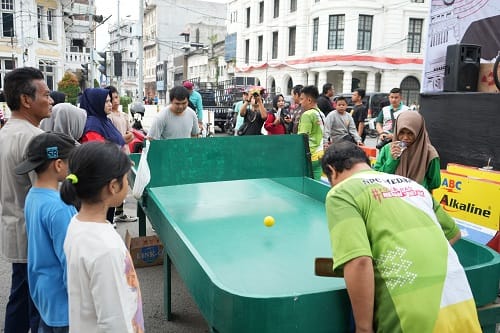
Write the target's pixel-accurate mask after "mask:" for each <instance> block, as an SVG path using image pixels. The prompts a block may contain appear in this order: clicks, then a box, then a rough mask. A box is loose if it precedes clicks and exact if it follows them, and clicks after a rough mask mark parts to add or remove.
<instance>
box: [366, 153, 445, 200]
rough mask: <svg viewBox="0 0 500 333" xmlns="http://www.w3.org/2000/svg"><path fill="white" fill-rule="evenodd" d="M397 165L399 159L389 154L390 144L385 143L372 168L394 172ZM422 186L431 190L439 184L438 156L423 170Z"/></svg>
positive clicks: (439, 168) (439, 166)
mask: <svg viewBox="0 0 500 333" xmlns="http://www.w3.org/2000/svg"><path fill="white" fill-rule="evenodd" d="M398 165H399V159H393V158H392V155H391V145H390V144H387V145H385V146H384V147H383V148H382V149H380V151H379V153H378V156H377V161H376V162H375V164H374V165H373V169H375V170H377V171H381V172H385V173H391V174H395V173H396V169H397V168H398ZM421 185H422V186H423V187H425V188H426V189H428V190H429V191H432V190H433V189H435V188H438V187H440V186H441V164H440V161H439V157H436V158H434V159H432V160H431V162H430V163H429V166H428V167H427V171H426V172H425V177H424V180H423V182H422V184H421Z"/></svg>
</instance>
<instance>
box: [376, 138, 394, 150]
mask: <svg viewBox="0 0 500 333" xmlns="http://www.w3.org/2000/svg"><path fill="white" fill-rule="evenodd" d="M391 141H392V139H388V138H385V139H384V140H382V141H380V142H379V143H377V145H376V146H375V148H377V149H378V150H380V149H382V148H383V147H384V146H385V145H386V144H388V143H389V142H391Z"/></svg>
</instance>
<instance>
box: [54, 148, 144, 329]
mask: <svg viewBox="0 0 500 333" xmlns="http://www.w3.org/2000/svg"><path fill="white" fill-rule="evenodd" d="M130 168H131V162H130V159H129V158H128V157H127V155H126V154H124V153H123V152H122V151H121V150H120V149H119V148H118V146H117V145H116V144H114V143H103V142H97V141H93V142H88V143H85V144H82V145H81V146H79V147H77V148H75V149H74V150H73V151H72V153H71V154H70V156H69V169H70V174H69V175H68V177H67V178H66V180H65V181H64V182H63V184H62V186H61V197H62V199H63V200H64V201H65V202H66V203H71V204H75V205H76V206H77V207H78V206H80V210H79V212H78V214H77V215H75V216H74V217H73V219H72V220H71V223H70V225H69V227H68V231H67V234H66V239H65V241H64V252H65V254H66V262H67V284H68V296H69V327H70V332H106V333H114V332H116V333H122V332H144V319H143V315H142V301H141V292H140V288H139V281H138V279H137V274H136V272H135V269H134V265H133V263H132V259H131V258H130V255H129V253H128V251H127V248H126V247H125V244H124V242H123V240H122V239H121V237H120V235H119V234H118V233H117V232H116V231H115V229H114V228H113V226H112V225H111V223H110V222H109V221H107V220H106V212H107V210H108V208H109V207H114V206H117V205H119V204H120V203H122V202H123V200H124V199H125V196H126V195H127V190H128V180H127V173H128V172H129V171H130Z"/></svg>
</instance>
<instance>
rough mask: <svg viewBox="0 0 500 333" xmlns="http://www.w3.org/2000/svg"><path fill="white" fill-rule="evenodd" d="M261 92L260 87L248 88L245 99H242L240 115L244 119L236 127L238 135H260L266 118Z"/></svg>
mask: <svg viewBox="0 0 500 333" xmlns="http://www.w3.org/2000/svg"><path fill="white" fill-rule="evenodd" d="M262 93H263V89H262V88H261V87H254V88H252V89H250V91H249V95H248V97H247V99H245V100H244V101H243V105H242V106H241V109H240V116H242V117H243V119H244V120H243V125H241V127H240V128H239V129H238V135H261V130H262V125H264V122H265V120H266V118H267V110H266V108H265V107H264V102H263V101H262ZM248 106H250V108H248Z"/></svg>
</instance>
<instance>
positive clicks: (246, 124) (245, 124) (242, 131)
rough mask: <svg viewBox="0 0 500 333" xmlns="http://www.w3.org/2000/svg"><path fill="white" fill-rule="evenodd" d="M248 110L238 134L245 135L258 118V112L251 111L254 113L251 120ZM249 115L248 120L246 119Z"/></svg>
mask: <svg viewBox="0 0 500 333" xmlns="http://www.w3.org/2000/svg"><path fill="white" fill-rule="evenodd" d="M248 112H249V111H247V114H246V115H245V120H244V122H243V124H241V126H240V128H238V136H242V135H245V134H246V132H247V130H248V127H249V126H250V124H251V123H253V122H254V121H255V119H257V113H255V112H253V111H250V112H252V113H253V116H254V117H253V119H252V120H250V118H249V117H248V116H247V115H248ZM247 117H248V121H247V119H246V118H247Z"/></svg>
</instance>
